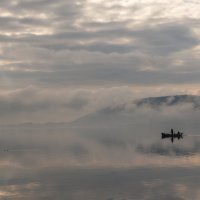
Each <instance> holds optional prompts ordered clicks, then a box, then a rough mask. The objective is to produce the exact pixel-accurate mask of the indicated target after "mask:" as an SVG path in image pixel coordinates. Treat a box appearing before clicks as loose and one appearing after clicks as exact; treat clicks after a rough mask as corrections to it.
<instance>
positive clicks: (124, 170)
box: [0, 128, 200, 200]
mask: <svg viewBox="0 0 200 200" xmlns="http://www.w3.org/2000/svg"><path fill="white" fill-rule="evenodd" d="M93 133H94V134H93ZM99 133H101V134H99ZM130 133H131V134H130ZM92 134H93V135H92ZM138 134H141V133H140V132H137V133H133V132H132V131H130V132H127V133H125V132H121V133H120V131H119V132H117V131H116V130H113V131H112V130H111V129H109V131H108V130H103V129H102V130H101V129H100V130H98V131H97V130H82V129H80V130H77V129H76V130H74V129H70V130H67V129H58V130H57V129H54V130H50V129H45V128H38V129H36V128H34V129H2V130H1V133H0V138H1V139H0V159H1V160H0V169H1V174H0V198H1V199H22V200H23V199H28V200H29V199H30V200H32V199H39V200H40V199H72V200H73V199H87V200H90V199H91V200H94V199H96V200H102V199H105V200H118V199H119V200H121V199H124V200H126V199H127V200H128V199H199V192H198V190H199V183H200V180H199V178H200V173H199V167H200V159H199V153H200V145H199V144H200V141H199V140H198V138H193V137H186V138H184V139H183V140H180V141H178V140H175V141H174V143H173V144H172V143H171V142H170V140H161V139H160V134H159V133H155V132H154V131H152V132H149V133H148V134H149V135H148V137H147V135H146V136H144V135H145V134H144V135H143V136H142V137H140V136H138Z"/></svg>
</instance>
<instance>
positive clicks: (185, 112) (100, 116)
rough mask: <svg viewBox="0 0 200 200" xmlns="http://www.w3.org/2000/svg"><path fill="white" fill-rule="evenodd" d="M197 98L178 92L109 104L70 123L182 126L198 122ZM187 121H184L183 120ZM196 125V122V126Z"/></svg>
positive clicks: (198, 98) (146, 128)
mask: <svg viewBox="0 0 200 200" xmlns="http://www.w3.org/2000/svg"><path fill="white" fill-rule="evenodd" d="M199 107H200V97H199V96H193V95H177V96H163V97H150V98H145V99H140V100H137V101H135V102H131V103H130V104H123V105H114V106H108V107H106V108H104V109H102V110H99V111H97V112H95V113H92V114H89V115H87V116H84V117H82V118H80V119H78V120H76V121H74V122H73V123H71V125H73V126H80V127H101V128H108V129H109V128H112V129H113V128H115V129H126V128H127V127H129V130H130V128H132V129H134V127H140V128H141V129H144V130H145V131H146V130H148V127H151V128H154V126H155V124H156V127H159V126H160V127H161V128H163V127H166V128H168V127H172V126H174V127H184V126H189V125H188V123H191V124H193V126H194V125H195V124H199V122H198V119H199V116H200V115H199V114H200V110H199V109H198V108H199ZM186 122H187V123H186ZM195 126H196V125H195Z"/></svg>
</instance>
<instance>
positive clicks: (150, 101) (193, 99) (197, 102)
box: [135, 95, 200, 107]
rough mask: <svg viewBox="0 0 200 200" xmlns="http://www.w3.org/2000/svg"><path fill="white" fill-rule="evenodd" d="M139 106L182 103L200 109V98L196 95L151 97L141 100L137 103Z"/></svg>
mask: <svg viewBox="0 0 200 200" xmlns="http://www.w3.org/2000/svg"><path fill="white" fill-rule="evenodd" d="M135 103H136V105H137V106H144V105H150V106H153V107H155V106H162V105H167V106H174V105H177V104H181V103H191V104H194V107H200V96H195V95H175V96H162V97H149V98H144V99H140V100H138V101H136V102H135Z"/></svg>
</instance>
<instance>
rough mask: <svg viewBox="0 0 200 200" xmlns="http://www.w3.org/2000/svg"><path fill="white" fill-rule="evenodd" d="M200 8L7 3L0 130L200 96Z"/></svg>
mask: <svg viewBox="0 0 200 200" xmlns="http://www.w3.org/2000/svg"><path fill="white" fill-rule="evenodd" d="M199 9H200V3H199V1H197V0H173V1H169V0H110V1H106V0H80V1H78V0H73V1H72V0H57V1H55V0H10V1H8V0H1V1H0V27H1V29H0V42H1V47H0V119H1V123H8V121H9V122H11V123H21V122H26V121H32V122H37V121H41V119H42V121H44V122H46V121H55V122H56V121H70V120H73V119H75V118H77V117H80V116H82V115H84V114H86V113H88V112H93V111H95V110H98V109H100V108H101V107H104V106H106V105H107V104H108V105H110V104H112V103H118V102H119V103H121V102H123V101H130V100H132V99H135V98H139V97H143V96H159V95H168V94H185V93H186V94H199V91H200V90H199V86H200V78H199V77H200V68H199V63H200V62H199V61H200V56H199V54H200V45H199V40H200V28H199V19H200V12H199Z"/></svg>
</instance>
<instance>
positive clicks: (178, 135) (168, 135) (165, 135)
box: [161, 129, 183, 143]
mask: <svg viewBox="0 0 200 200" xmlns="http://www.w3.org/2000/svg"><path fill="white" fill-rule="evenodd" d="M161 138H162V139H165V138H170V139H171V142H172V143H173V142H174V138H178V140H179V139H183V133H181V132H179V131H178V132H177V133H175V132H174V130H173V129H171V132H170V133H161Z"/></svg>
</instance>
